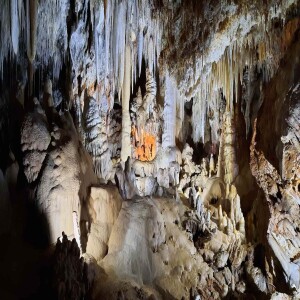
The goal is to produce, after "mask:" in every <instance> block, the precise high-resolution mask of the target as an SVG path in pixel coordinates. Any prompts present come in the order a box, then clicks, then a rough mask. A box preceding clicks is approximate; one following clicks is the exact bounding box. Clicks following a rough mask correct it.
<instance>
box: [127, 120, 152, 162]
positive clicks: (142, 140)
mask: <svg viewBox="0 0 300 300" xmlns="http://www.w3.org/2000/svg"><path fill="white" fill-rule="evenodd" d="M131 135H132V144H133V148H134V154H133V155H134V158H136V159H138V160H141V161H151V160H153V159H154V158H155V155H156V136H155V135H154V134H152V133H149V132H146V131H145V130H144V129H141V130H137V129H136V128H135V126H133V127H132V130H131Z"/></svg>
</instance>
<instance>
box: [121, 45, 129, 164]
mask: <svg viewBox="0 0 300 300" xmlns="http://www.w3.org/2000/svg"><path fill="white" fill-rule="evenodd" d="M130 78H131V53H130V47H129V46H127V47H126V52H125V72H124V82H123V89H122V150H121V160H122V162H124V163H125V162H126V160H127V158H128V157H131V142H130V134H131V122H130V114H129V99H130V84H131V82H130Z"/></svg>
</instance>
